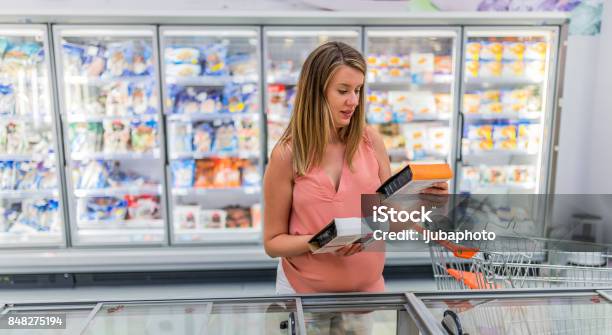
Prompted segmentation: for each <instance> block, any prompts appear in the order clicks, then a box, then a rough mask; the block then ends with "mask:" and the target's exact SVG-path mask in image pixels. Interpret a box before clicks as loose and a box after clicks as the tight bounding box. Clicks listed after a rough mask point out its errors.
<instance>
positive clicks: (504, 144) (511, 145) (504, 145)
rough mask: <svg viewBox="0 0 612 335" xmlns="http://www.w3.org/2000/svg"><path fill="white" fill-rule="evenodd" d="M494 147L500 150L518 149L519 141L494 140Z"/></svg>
mask: <svg viewBox="0 0 612 335" xmlns="http://www.w3.org/2000/svg"><path fill="white" fill-rule="evenodd" d="M494 148H495V149H498V150H517V148H518V143H517V141H516V140H515V139H504V140H497V141H495V142H494Z"/></svg>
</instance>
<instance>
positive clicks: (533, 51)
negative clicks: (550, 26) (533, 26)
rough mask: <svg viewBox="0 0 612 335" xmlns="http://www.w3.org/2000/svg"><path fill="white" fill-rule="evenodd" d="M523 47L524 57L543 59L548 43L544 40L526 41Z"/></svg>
mask: <svg viewBox="0 0 612 335" xmlns="http://www.w3.org/2000/svg"><path fill="white" fill-rule="evenodd" d="M525 45H526V49H525V58H526V59H529V60H540V61H543V60H545V59H546V52H547V49H548V45H547V43H546V42H538V41H532V42H526V43H525Z"/></svg>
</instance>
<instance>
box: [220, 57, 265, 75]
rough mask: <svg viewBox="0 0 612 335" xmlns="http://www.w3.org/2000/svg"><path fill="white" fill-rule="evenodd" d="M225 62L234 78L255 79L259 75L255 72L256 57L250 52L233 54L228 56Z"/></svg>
mask: <svg viewBox="0 0 612 335" xmlns="http://www.w3.org/2000/svg"><path fill="white" fill-rule="evenodd" d="M227 64H228V66H229V71H230V74H231V76H233V77H234V79H235V80H236V79H238V81H242V80H244V79H250V80H256V79H257V78H258V77H259V74H258V73H257V59H256V58H255V57H254V55H252V54H246V53H238V54H233V55H231V56H229V57H228V59H227Z"/></svg>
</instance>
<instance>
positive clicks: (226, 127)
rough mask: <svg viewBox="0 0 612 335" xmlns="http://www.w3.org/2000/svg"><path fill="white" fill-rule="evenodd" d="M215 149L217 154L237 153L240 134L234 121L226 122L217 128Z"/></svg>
mask: <svg viewBox="0 0 612 335" xmlns="http://www.w3.org/2000/svg"><path fill="white" fill-rule="evenodd" d="M213 147H214V151H216V152H236V151H237V150H238V132H237V130H236V126H235V125H234V122H233V121H225V122H222V123H221V124H220V125H218V126H215V140H214V142H213Z"/></svg>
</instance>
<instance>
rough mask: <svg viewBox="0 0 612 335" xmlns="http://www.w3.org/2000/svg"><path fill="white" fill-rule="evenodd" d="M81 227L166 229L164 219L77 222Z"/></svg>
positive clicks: (94, 228) (89, 228) (99, 228)
mask: <svg viewBox="0 0 612 335" xmlns="http://www.w3.org/2000/svg"><path fill="white" fill-rule="evenodd" d="M77 227H78V228H79V229H87V230H115V229H128V230H130V231H132V230H133V229H149V228H156V229H164V221H163V220H97V221H95V220H87V221H79V222H78V223H77Z"/></svg>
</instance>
